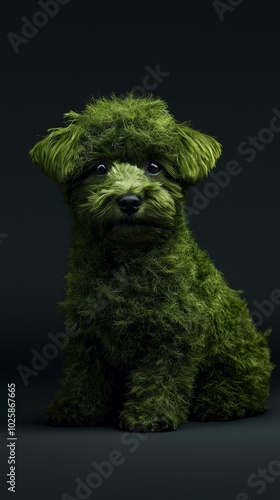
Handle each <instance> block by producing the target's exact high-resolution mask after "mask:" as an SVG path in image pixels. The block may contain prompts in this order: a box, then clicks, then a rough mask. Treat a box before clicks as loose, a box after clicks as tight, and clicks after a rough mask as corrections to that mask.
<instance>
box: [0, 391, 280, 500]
mask: <svg viewBox="0 0 280 500" xmlns="http://www.w3.org/2000/svg"><path fill="white" fill-rule="evenodd" d="M33 394H34V393H33ZM39 394H40V393H39V392H38V393H37V398H35V399H34V402H33V408H32V407H31V406H30V407H29V415H28V412H26V414H25V416H22V417H21V418H18V419H17V438H18V439H17V443H16V459H17V462H16V495H14V496H13V495H12V494H8V493H7V492H6V491H5V487H4V490H3V489H2V486H3V482H2V485H1V489H2V491H1V494H0V498H1V499H6V498H16V499H19V500H33V499H34V500H55V499H63V500H74V499H88V498H89V499H98V500H105V499H106V500H107V499H119V498H121V499H124V500H143V499H144V500H156V499H167V500H186V499H190V500H193V499H195V500H212V499H214V500H254V499H258V498H261V500H279V498H280V401H279V392H278V393H277V389H276V385H274V386H273V388H272V394H271V397H270V404H269V406H270V409H269V411H268V412H267V413H266V414H264V415H261V416H258V417H254V418H248V419H242V420H237V421H233V422H222V423H219V422H217V423H216V422H214V423H197V422H189V423H188V424H186V425H184V426H182V427H181V428H180V429H179V430H178V431H176V432H168V433H160V434H150V433H149V434H134V435H128V434H126V433H124V432H122V431H120V430H118V429H117V428H116V427H112V426H107V427H106V426H104V427H98V428H82V429H73V428H50V427H48V426H45V425H44V424H42V422H41V410H42V407H43V404H44V403H45V400H44V398H43V397H42V394H41V399H40V395H39ZM29 395H30V393H29ZM20 404H21V403H20V395H19V405H20ZM34 408H35V409H36V411H37V412H38V410H39V412H38V413H39V416H38V417H36V416H34ZM6 428H7V425H6V424H4V423H3V425H2V427H1V436H2V438H3V439H2V440H1V441H2V446H1V462H2V463H4V467H1V469H2V473H3V471H4V476H5V474H6V473H7V465H5V464H6V463H7V448H6V437H7V431H6ZM112 452H115V453H112ZM2 458H3V461H2ZM109 459H111V461H114V460H115V463H114V465H111V466H109V469H108V467H107V468H106V467H105V468H104V470H105V475H107V476H108V477H106V478H103V479H102V478H101V476H100V475H99V474H98V473H97V470H96V468H95V467H94V465H92V462H95V463H96V464H97V466H98V465H100V464H101V463H102V462H104V461H105V462H108V460H109ZM117 463H118V465H116V464H117ZM261 469H262V470H263V469H266V471H267V472H262V471H261ZM92 473H94V474H92ZM259 474H264V477H263V478H261V477H259ZM266 474H267V475H266ZM2 478H3V476H2ZM77 478H79V479H80V480H81V481H82V482H85V483H86V482H87V481H89V482H90V479H91V480H92V481H93V483H92V484H93V487H91V488H90V489H87V490H83V491H82V490H80V492H78V494H77V492H75V489H76V487H77V484H78V483H77ZM248 478H250V480H251V485H249V484H248ZM5 481H6V477H4V484H5ZM80 484H82V483H80ZM63 494H64V496H63ZM66 494H68V495H69V496H68V495H66Z"/></svg>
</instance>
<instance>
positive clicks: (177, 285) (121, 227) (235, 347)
mask: <svg viewBox="0 0 280 500" xmlns="http://www.w3.org/2000/svg"><path fill="white" fill-rule="evenodd" d="M65 116H66V118H67V124H66V126H65V127H63V128H54V129H51V130H50V134H49V135H48V136H46V137H45V138H44V139H42V140H41V141H40V142H39V143H38V144H36V145H35V147H34V148H33V149H32V150H31V152H30V154H31V158H32V160H33V161H34V162H35V163H38V164H39V165H40V166H41V167H42V168H43V171H44V172H45V173H46V174H47V175H48V176H49V177H50V178H51V179H53V180H54V181H55V182H57V183H58V185H59V187H60V189H61V192H62V194H63V196H64V199H65V201H66V204H67V206H68V208H69V212H70V216H71V218H72V221H73V242H72V246H71V249H70V252H69V263H68V272H67V275H66V297H65V300H64V301H63V302H62V303H60V306H61V308H62V310H63V313H64V316H65V327H66V332H67V339H66V341H65V343H64V345H63V348H62V353H63V355H64V365H63V368H64V371H63V376H62V378H61V381H60V387H59V390H58V393H57V394H56V395H55V397H54V400H53V401H51V402H50V403H49V405H48V406H47V408H46V412H45V418H46V421H47V422H48V423H49V424H51V425H69V426H81V425H97V424H102V423H104V422H107V421H108V419H109V420H110V419H111V421H112V418H116V417H118V420H119V425H120V428H122V429H125V430H127V431H133V432H141V431H143V432H149V431H165V430H175V429H177V427H178V426H179V425H180V424H183V423H185V422H187V419H188V417H189V418H190V419H193V420H212V421H213V420H231V419H235V418H241V417H247V416H251V415H256V414H260V413H262V412H264V411H265V410H267V398H268V395H269V381H270V375H271V372H272V369H273V367H274V364H273V363H272V362H271V361H270V349H269V346H268V335H269V333H270V330H267V331H266V332H265V333H264V334H262V333H261V332H259V331H257V329H256V327H255V325H254V323H253V322H252V319H251V317H250V315H249V311H248V308H247V303H246V301H245V299H244V298H242V297H241V292H240V291H234V290H232V289H230V288H229V287H228V285H227V283H226V282H225V280H224V278H223V275H222V274H221V273H220V272H219V271H218V270H217V269H216V268H215V266H214V265H213V263H212V262H211V260H210V259H209V256H208V255H207V253H206V252H205V251H203V250H201V249H200V248H198V246H197V244H196V243H195V241H194V239H193V236H192V234H191V232H190V230H189V228H188V225H187V221H186V217H185V214H184V205H185V202H186V197H187V193H188V189H189V187H190V186H191V185H192V184H195V183H197V182H198V181H200V180H202V179H203V178H204V177H205V176H206V175H207V174H208V172H209V171H210V170H211V169H212V168H213V167H214V166H215V162H216V160H217V159H218V158H219V156H220V154H221V147H220V144H219V143H218V142H217V141H216V140H215V139H213V138H212V137H209V136H208V135H205V134H203V133H201V132H198V131H195V130H193V129H192V128H191V127H190V124H189V123H188V122H185V123H178V122H177V121H176V120H175V119H174V118H173V116H172V115H171V114H170V113H169V111H168V108H167V105H166V103H165V102H164V101H163V100H161V99H158V98H153V97H152V96H148V97H138V98H136V97H134V96H133V94H128V95H126V96H125V97H120V98H118V97H116V96H115V95H113V96H112V97H111V98H110V99H105V98H100V99H97V100H91V101H90V102H89V103H88V105H87V106H86V108H85V110H84V111H83V112H82V113H81V114H79V113H76V112H72V111H71V112H70V113H67V114H66V115H65Z"/></svg>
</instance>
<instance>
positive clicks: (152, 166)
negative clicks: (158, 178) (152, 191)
mask: <svg viewBox="0 0 280 500" xmlns="http://www.w3.org/2000/svg"><path fill="white" fill-rule="evenodd" d="M146 170H147V172H148V173H149V174H150V175H157V174H159V173H160V172H161V170H162V166H161V165H159V164H158V163H149V164H148V165H147V167H146Z"/></svg>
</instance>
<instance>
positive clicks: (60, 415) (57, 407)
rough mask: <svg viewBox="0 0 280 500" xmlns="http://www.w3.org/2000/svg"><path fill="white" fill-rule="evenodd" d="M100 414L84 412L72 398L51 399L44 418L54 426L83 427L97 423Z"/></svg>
mask: <svg viewBox="0 0 280 500" xmlns="http://www.w3.org/2000/svg"><path fill="white" fill-rule="evenodd" d="M100 419H101V417H100V415H99V416H98V415H94V412H87V413H85V412H82V410H81V408H80V406H79V404H78V403H76V402H73V401H71V400H61V401H60V400H58V399H54V400H53V401H51V402H50V403H49V404H48V406H47V407H46V409H45V412H44V420H45V422H46V423H47V424H49V425H53V426H69V427H81V426H84V425H95V424H97V423H98V422H99V421H100Z"/></svg>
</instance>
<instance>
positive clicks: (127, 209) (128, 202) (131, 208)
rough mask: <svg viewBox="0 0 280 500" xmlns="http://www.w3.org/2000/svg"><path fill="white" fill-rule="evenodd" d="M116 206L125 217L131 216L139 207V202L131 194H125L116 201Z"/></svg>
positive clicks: (138, 199)
mask: <svg viewBox="0 0 280 500" xmlns="http://www.w3.org/2000/svg"><path fill="white" fill-rule="evenodd" d="M117 204H118V206H119V208H120V209H121V211H122V212H123V213H124V214H127V215H133V214H134V213H135V212H137V210H139V208H140V207H141V204H142V202H141V200H140V198H139V197H138V196H135V195H133V194H125V195H123V196H120V197H119V198H118V199H117Z"/></svg>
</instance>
